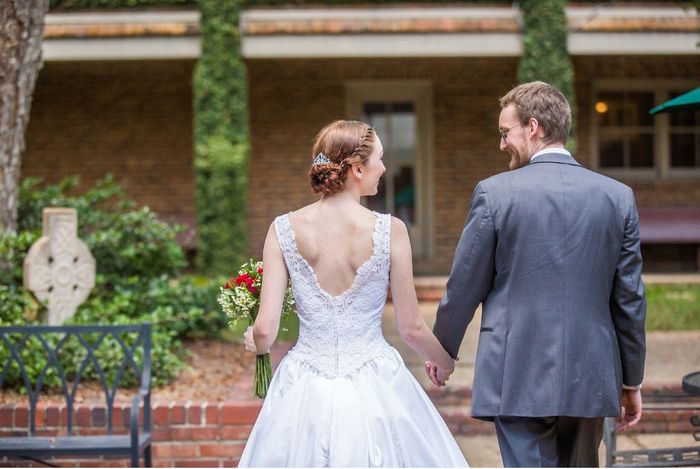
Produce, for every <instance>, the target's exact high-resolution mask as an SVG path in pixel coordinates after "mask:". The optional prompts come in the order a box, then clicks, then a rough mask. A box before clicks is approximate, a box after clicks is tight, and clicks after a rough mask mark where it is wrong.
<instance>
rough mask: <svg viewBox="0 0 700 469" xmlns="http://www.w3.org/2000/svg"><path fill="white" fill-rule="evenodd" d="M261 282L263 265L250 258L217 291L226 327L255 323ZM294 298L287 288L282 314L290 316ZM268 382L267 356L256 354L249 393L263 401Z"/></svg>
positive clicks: (269, 368)
mask: <svg viewBox="0 0 700 469" xmlns="http://www.w3.org/2000/svg"><path fill="white" fill-rule="evenodd" d="M262 281H263V263H262V262H261V261H255V260H253V259H250V260H249V261H248V262H246V263H245V264H243V265H242V266H241V268H240V270H239V271H238V277H235V278H233V277H231V278H230V279H229V281H228V282H226V285H224V286H223V287H221V288H220V290H221V293H220V294H219V298H218V302H219V304H220V305H221V309H222V310H223V311H224V313H226V316H228V318H229V326H230V327H233V326H235V325H236V323H238V321H240V320H245V321H247V322H248V325H252V324H253V323H254V322H255V318H256V317H257V316H258V310H259V309H260V289H261V288H262ZM294 312H295V309H294V296H293V295H292V289H291V288H289V287H287V291H286V292H285V294H284V301H283V303H282V314H283V315H287V314H290V313H294ZM271 379H272V365H271V364H270V354H269V353H266V354H264V355H258V356H257V357H256V358H255V380H254V389H253V392H254V394H255V395H256V396H257V397H260V398H264V397H265V395H266V394H267V388H268V386H269V385H270V380H271Z"/></svg>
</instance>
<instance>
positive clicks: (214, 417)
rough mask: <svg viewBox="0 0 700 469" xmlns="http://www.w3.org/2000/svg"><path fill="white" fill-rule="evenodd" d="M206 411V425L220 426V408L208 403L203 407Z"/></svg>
mask: <svg viewBox="0 0 700 469" xmlns="http://www.w3.org/2000/svg"><path fill="white" fill-rule="evenodd" d="M202 407H203V409H204V417H205V423H206V424H207V425H218V424H219V406H218V405H217V404H212V403H206V404H203V405H202Z"/></svg>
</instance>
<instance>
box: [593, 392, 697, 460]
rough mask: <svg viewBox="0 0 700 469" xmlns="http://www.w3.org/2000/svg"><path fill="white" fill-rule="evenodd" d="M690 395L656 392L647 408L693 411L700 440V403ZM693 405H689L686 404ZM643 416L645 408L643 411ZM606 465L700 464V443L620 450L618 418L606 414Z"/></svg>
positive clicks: (646, 405) (695, 436) (692, 423)
mask: <svg viewBox="0 0 700 469" xmlns="http://www.w3.org/2000/svg"><path fill="white" fill-rule="evenodd" d="M696 402H697V401H695V400H694V399H692V398H688V397H687V396H682V395H681V396H675V395H666V396H655V397H654V399H653V401H652V402H650V403H649V404H647V403H645V404H644V409H643V410H644V411H650V410H653V411H654V412H678V411H693V412H697V415H693V416H691V417H690V423H691V425H692V426H693V432H692V433H693V437H694V439H695V441H700V405H698V404H697V403H696ZM684 403H686V404H690V405H686V404H684ZM642 418H644V412H643V413H642ZM603 442H604V444H605V448H606V451H605V466H606V467H683V466H700V445H698V446H685V447H674V448H641V449H634V450H624V451H620V450H618V449H617V422H616V421H615V419H614V418H611V417H609V418H606V419H605V426H604V430H603Z"/></svg>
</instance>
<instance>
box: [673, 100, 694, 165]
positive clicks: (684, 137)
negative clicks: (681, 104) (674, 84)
mask: <svg viewBox="0 0 700 469" xmlns="http://www.w3.org/2000/svg"><path fill="white" fill-rule="evenodd" d="M681 94H683V93H682V92H673V93H671V95H670V96H669V99H673V98H675V97H676V96H679V95H681ZM669 121H670V133H671V135H670V141H671V167H672V168H700V111H680V112H674V113H671V114H669Z"/></svg>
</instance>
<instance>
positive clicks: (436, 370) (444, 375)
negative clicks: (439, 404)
mask: <svg viewBox="0 0 700 469" xmlns="http://www.w3.org/2000/svg"><path fill="white" fill-rule="evenodd" d="M454 371H455V361H454V360H452V369H450V370H444V369H442V368H440V367H438V366H437V365H435V364H433V363H431V362H425V372H426V373H427V374H428V378H430V381H432V383H433V384H434V385H435V386H437V387H439V388H440V387H443V386H444V385H445V383H447V380H449V379H450V376H451V375H452V373H453V372H454Z"/></svg>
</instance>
